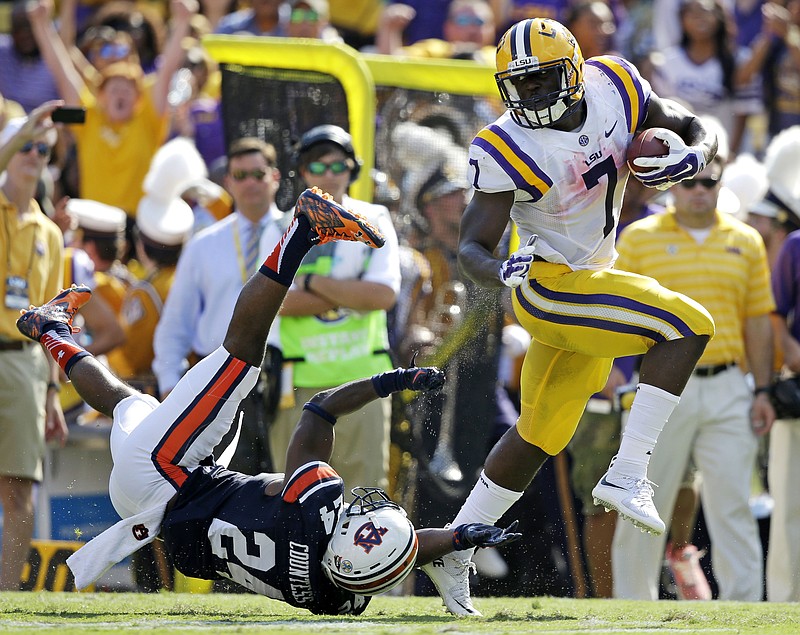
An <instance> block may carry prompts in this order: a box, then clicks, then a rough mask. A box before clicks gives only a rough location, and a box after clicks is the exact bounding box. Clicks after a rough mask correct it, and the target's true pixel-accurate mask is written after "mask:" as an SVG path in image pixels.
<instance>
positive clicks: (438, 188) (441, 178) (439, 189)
mask: <svg viewBox="0 0 800 635" xmlns="http://www.w3.org/2000/svg"><path fill="white" fill-rule="evenodd" d="M459 172H460V171H459V170H457V169H453V168H451V167H449V166H446V165H445V166H440V167H438V168H437V169H436V170H435V171H434V172H433V174H431V176H430V177H429V178H428V180H427V181H425V182H424V183H423V184H422V185H421V186H420V188H419V192H418V194H417V201H416V202H417V209H422V207H423V206H424V205H427V204H428V203H430V202H431V201H435V200H436V199H437V198H441V197H442V196H445V195H447V194H452V193H453V192H455V191H457V190H468V189H470V185H469V183H468V182H467V180H466V178H465V177H464V176H462V175H461V174H460V173H459Z"/></svg>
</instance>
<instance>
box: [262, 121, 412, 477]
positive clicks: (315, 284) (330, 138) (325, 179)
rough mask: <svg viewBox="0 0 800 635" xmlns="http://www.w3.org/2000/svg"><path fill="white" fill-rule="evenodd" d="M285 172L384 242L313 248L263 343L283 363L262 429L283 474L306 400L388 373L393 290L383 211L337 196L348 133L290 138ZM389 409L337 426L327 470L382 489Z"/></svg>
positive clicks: (385, 403)
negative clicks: (273, 405)
mask: <svg viewBox="0 0 800 635" xmlns="http://www.w3.org/2000/svg"><path fill="white" fill-rule="evenodd" d="M295 165H296V170H297V174H298V176H299V177H300V178H301V179H302V181H303V184H304V185H305V186H307V187H313V186H317V187H319V188H320V189H322V190H323V191H325V192H329V193H330V194H331V196H333V199H334V200H335V201H336V202H337V203H340V204H341V205H343V206H344V207H346V208H348V209H350V210H353V211H354V212H357V213H359V214H361V215H362V216H364V217H365V218H366V219H367V220H369V221H370V222H371V223H372V224H373V225H375V226H377V228H378V229H379V230H380V231H381V233H382V234H383V235H384V236H385V237H386V244H385V245H384V246H383V247H382V248H381V249H378V250H370V249H369V248H368V247H366V246H365V245H361V244H360V243H347V244H345V243H341V242H335V243H330V244H327V245H319V246H316V247H313V248H312V249H311V251H310V252H309V253H308V255H307V256H306V257H305V259H304V260H303V263H302V265H301V266H300V269H299V270H298V275H297V277H296V278H295V284H294V286H293V287H292V288H291V289H290V290H289V293H288V294H287V296H286V300H285V301H284V304H283V308H282V309H281V313H280V322H279V323H278V324H276V325H275V327H273V329H272V331H271V332H270V340H269V342H270V343H271V344H273V345H275V346H276V347H278V348H280V349H281V351H282V353H283V358H284V366H283V367H284V373H283V374H282V381H283V385H282V386H281V393H282V394H281V396H282V398H281V403H280V408H279V410H278V413H277V415H276V417H275V421H274V422H273V424H272V425H271V426H270V430H269V434H270V447H271V449H272V460H273V462H274V464H275V468H276V469H277V470H282V469H284V467H285V465H284V461H285V457H286V448H287V447H288V445H289V441H290V439H291V436H292V432H293V430H294V426H295V423H296V422H297V418H296V417H297V415H298V414H299V413H300V412H301V411H302V408H303V404H304V403H305V402H306V401H308V398H309V396H310V395H313V394H315V393H317V392H319V391H320V390H324V389H327V388H331V387H333V386H336V385H338V384H340V383H341V382H342V381H351V380H356V379H362V378H363V377H368V376H370V375H371V374H374V373H375V372H384V371H386V370H388V369H390V368H392V361H391V359H390V357H389V353H388V350H389V336H388V327H387V318H386V311H387V310H389V309H390V308H391V307H392V306H393V305H394V303H395V300H396V298H397V293H398V291H399V289H400V254H399V246H398V242H397V233H396V232H395V229H394V226H393V225H392V220H391V217H390V216H389V211H388V210H387V209H386V208H385V207H383V206H382V205H372V204H370V203H365V202H363V201H358V200H355V199H353V198H351V197H349V196H348V195H347V189H348V187H349V186H350V183H351V182H353V181H355V179H356V178H358V175H359V171H360V168H361V165H360V162H359V161H358V158H357V157H356V154H355V151H354V149H353V142H352V139H351V137H350V135H349V134H348V133H347V132H345V131H344V130H343V129H342V128H340V127H338V126H332V125H322V126H317V127H314V128H312V129H311V130H309V131H307V132H306V133H305V134H303V136H302V137H301V139H300V142H299V144H298V147H297V156H296V157H295ZM390 406H391V404H390V402H389V400H388V399H379V400H376V401H374V402H372V403H370V404H367V405H365V406H364V407H363V408H361V409H360V410H358V411H357V412H354V413H351V414H349V415H347V416H345V417H342V418H340V419H339V423H338V424H337V428H336V434H337V443H336V448H335V449H334V454H333V459H332V465H334V466H336V469H337V470H338V471H339V473H340V474H341V475H342V477H343V478H345V479H348V480H351V481H352V482H354V483H355V482H365V483H367V482H368V483H377V484H378V486H379V487H385V486H388V476H387V474H388V468H389V425H390V416H391V407H390Z"/></svg>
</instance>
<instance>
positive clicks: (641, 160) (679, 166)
mask: <svg viewBox="0 0 800 635" xmlns="http://www.w3.org/2000/svg"><path fill="white" fill-rule="evenodd" d="M653 136H654V137H655V138H656V139H660V140H661V141H663V142H664V143H665V144H666V145H667V147H668V148H669V154H668V155H666V156H663V157H637V158H636V159H634V160H633V164H634V165H636V166H638V167H640V168H653V170H652V171H650V172H639V173H637V174H636V178H637V179H639V180H640V181H641V182H642V183H644V185H646V186H647V187H654V188H656V189H659V190H666V189H669V188H670V187H672V186H673V185H675V183H678V182H679V181H683V180H685V179H690V178H692V177H693V176H694V175H695V174H697V173H698V172H701V171H702V170H703V168H705V167H706V159H705V156H704V155H703V152H702V150H700V148H697V147H695V146H687V145H686V143H684V141H683V139H681V138H680V137H679V136H678V135H677V134H676V133H674V132H672V130H667V129H666V128H663V129H661V128H660V129H658V130H657V131H656V132H655V133H654V135H653Z"/></svg>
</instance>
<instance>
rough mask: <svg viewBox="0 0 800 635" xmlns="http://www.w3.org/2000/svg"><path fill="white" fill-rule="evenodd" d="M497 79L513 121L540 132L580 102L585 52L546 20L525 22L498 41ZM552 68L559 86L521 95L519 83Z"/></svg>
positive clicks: (564, 31)
mask: <svg viewBox="0 0 800 635" xmlns="http://www.w3.org/2000/svg"><path fill="white" fill-rule="evenodd" d="M495 62H496V67H497V72H496V73H495V75H494V77H495V81H496V82H497V87H498V89H499V90H500V96H501V97H502V99H503V103H504V104H505V105H506V108H508V109H509V111H510V112H511V117H512V119H513V120H514V121H515V122H516V123H517V124H519V125H520V126H523V127H525V128H544V127H547V126H550V125H552V124H554V123H555V122H557V121H558V120H559V119H561V118H562V117H565V116H567V115H569V114H571V113H573V112H574V111H575V110H576V109H577V108H578V106H580V104H581V102H582V100H583V54H582V53H581V49H580V47H579V46H578V42H577V41H576V40H575V38H574V36H573V35H572V33H570V32H569V30H568V29H567V28H566V27H565V26H564V25H562V24H561V23H559V22H556V21H555V20H550V19H547V18H532V19H530V20H523V21H521V22H518V23H517V24H515V25H514V26H512V27H511V28H510V29H509V30H508V31H506V32H505V34H503V37H502V38H500V42H499V43H498V45H497V54H496V56H495ZM549 70H553V72H556V73H558V84H559V88H558V89H557V90H555V91H552V92H548V93H545V94H541V95H539V94H537V95H533V96H530V97H527V98H524V97H521V96H520V94H519V92H518V90H517V83H518V82H520V81H521V80H522V79H524V78H525V77H527V76H528V75H529V74H532V73H543V72H545V71H549Z"/></svg>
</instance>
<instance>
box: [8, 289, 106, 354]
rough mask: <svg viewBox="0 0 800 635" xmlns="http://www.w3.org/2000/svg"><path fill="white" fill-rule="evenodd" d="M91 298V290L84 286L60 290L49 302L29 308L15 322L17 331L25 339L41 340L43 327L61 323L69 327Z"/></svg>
mask: <svg viewBox="0 0 800 635" xmlns="http://www.w3.org/2000/svg"><path fill="white" fill-rule="evenodd" d="M91 297H92V290H91V289H90V288H89V287H87V286H86V285H74V284H73V285H72V286H71V287H70V288H69V289H64V290H62V291H61V292H60V293H59V294H58V295H57V296H56V297H54V298H53V299H52V300H50V302H48V303H46V304H43V305H42V306H31V308H30V309H28V310H27V311H20V313H21V314H22V315H21V316H20V317H19V319H18V320H17V329H19V332H20V333H22V334H23V335H25V336H26V337H29V338H31V339H32V340H36V341H37V342H38V341H39V340H40V339H41V337H42V334H43V333H44V327H45V326H46V325H47V324H49V323H52V322H61V323H62V324H66V325H67V326H69V327H70V329H72V330H73V332H75V329H74V328H73V326H72V318H74V317H75V314H76V313H77V312H78V309H80V308H81V307H82V306H83V305H84V304H86V303H87V302H88V301H89V298H91Z"/></svg>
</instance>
